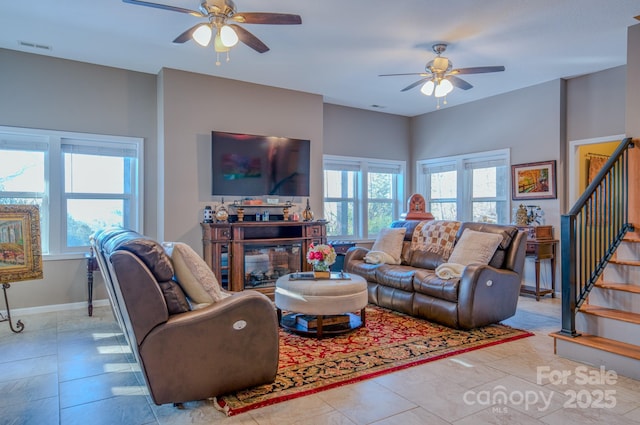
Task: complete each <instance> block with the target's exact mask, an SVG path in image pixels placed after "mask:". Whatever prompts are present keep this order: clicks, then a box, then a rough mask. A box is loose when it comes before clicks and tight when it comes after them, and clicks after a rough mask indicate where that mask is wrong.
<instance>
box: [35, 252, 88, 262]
mask: <svg viewBox="0 0 640 425" xmlns="http://www.w3.org/2000/svg"><path fill="white" fill-rule="evenodd" d="M85 258H86V253H84V252H70V253H66V254H44V255H43V256H42V261H65V260H83V259H85Z"/></svg>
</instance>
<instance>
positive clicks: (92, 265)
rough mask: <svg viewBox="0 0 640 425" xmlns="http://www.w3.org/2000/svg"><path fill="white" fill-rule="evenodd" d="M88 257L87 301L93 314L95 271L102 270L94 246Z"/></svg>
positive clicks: (90, 312) (89, 311) (90, 249)
mask: <svg viewBox="0 0 640 425" xmlns="http://www.w3.org/2000/svg"><path fill="white" fill-rule="evenodd" d="M85 258H86V259H87V302H88V307H87V310H88V313H89V316H93V272H95V271H98V270H100V268H99V267H98V259H97V258H96V256H95V255H94V252H93V247H90V248H89V252H88V253H87V254H86V255H85Z"/></svg>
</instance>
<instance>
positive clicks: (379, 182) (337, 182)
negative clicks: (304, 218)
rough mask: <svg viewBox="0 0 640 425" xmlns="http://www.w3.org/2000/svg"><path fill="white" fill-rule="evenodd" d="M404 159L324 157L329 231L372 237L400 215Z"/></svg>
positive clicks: (342, 235)
mask: <svg viewBox="0 0 640 425" xmlns="http://www.w3.org/2000/svg"><path fill="white" fill-rule="evenodd" d="M404 173H405V163H404V162H403V161H380V160H373V159H360V158H348V157H339V156H329V155H325V157H324V212H325V218H326V219H327V235H328V236H330V237H332V238H334V239H337V238H344V239H372V238H374V237H375V235H376V234H377V233H378V232H379V231H380V229H382V228H384V227H388V226H389V224H391V222H392V221H393V220H395V219H397V218H398V217H399V215H400V211H401V210H402V203H403V199H404Z"/></svg>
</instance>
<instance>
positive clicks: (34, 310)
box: [11, 299, 109, 316]
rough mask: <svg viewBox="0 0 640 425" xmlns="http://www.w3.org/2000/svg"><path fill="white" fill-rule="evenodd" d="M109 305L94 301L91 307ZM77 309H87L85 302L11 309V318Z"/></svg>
mask: <svg viewBox="0 0 640 425" xmlns="http://www.w3.org/2000/svg"><path fill="white" fill-rule="evenodd" d="M108 305H109V300H108V299H104V300H95V301H94V302H93V307H104V306H108ZM79 309H85V310H86V309H87V302H86V301H83V302H78V303H69V304H53V305H43V306H39V307H25V308H16V309H11V315H12V316H17V315H20V316H27V315H31V314H40V313H53V312H56V311H69V310H79Z"/></svg>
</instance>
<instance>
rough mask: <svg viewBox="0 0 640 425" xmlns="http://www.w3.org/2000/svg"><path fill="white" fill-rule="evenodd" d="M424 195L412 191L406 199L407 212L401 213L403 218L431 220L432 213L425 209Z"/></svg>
mask: <svg viewBox="0 0 640 425" xmlns="http://www.w3.org/2000/svg"><path fill="white" fill-rule="evenodd" d="M426 205H427V204H426V202H425V200H424V196H422V195H420V194H419V193H414V194H413V195H411V196H410V197H409V200H408V201H407V212H406V213H404V214H402V215H401V218H402V219H405V220H433V219H434V217H433V214H431V213H430V212H427V211H426Z"/></svg>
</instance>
